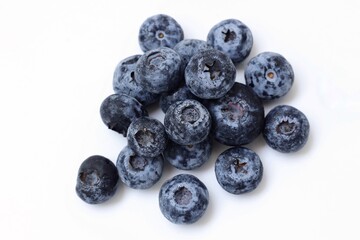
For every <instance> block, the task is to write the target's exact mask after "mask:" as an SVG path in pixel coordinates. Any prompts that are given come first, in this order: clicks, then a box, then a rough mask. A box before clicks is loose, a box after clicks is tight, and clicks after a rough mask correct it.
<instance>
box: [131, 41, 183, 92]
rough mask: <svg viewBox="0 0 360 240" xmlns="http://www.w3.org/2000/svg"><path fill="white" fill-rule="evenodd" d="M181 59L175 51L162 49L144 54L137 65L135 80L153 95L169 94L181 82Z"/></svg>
mask: <svg viewBox="0 0 360 240" xmlns="http://www.w3.org/2000/svg"><path fill="white" fill-rule="evenodd" d="M180 70H181V58H180V56H179V54H178V53H177V52H175V51H174V50H172V49H170V48H167V47H161V48H157V49H154V50H150V51H148V52H146V53H145V54H143V55H142V56H141V57H140V58H139V61H138V63H137V65H136V69H135V80H136V81H137V82H138V83H139V84H140V85H141V86H142V87H143V88H145V89H146V90H147V91H149V92H152V93H163V92H169V91H172V90H174V89H176V88H177V87H178V85H179V84H180V82H181V79H182V78H181V72H180Z"/></svg>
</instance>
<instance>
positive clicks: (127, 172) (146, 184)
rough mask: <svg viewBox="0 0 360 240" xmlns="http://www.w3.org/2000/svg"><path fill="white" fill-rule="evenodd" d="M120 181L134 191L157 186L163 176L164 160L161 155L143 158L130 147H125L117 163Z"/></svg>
mask: <svg viewBox="0 0 360 240" xmlns="http://www.w3.org/2000/svg"><path fill="white" fill-rule="evenodd" d="M116 167H117V169H118V171H119V175H120V180H121V181H122V182H123V183H125V185H126V186H128V187H130V188H134V189H148V188H151V187H152V186H153V185H154V184H156V183H157V182H158V181H159V179H160V178H161V176H162V172H163V168H164V159H163V156H162V155H161V154H160V155H158V156H156V157H153V158H152V157H141V156H138V155H137V154H136V153H135V152H134V150H132V149H131V148H130V147H129V146H126V147H124V148H123V149H122V150H121V152H120V154H119V156H118V158H117V161H116Z"/></svg>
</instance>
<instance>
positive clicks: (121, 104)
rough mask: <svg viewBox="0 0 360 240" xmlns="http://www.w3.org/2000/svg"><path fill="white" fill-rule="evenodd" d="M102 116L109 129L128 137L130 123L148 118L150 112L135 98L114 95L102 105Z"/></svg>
mask: <svg viewBox="0 0 360 240" xmlns="http://www.w3.org/2000/svg"><path fill="white" fill-rule="evenodd" d="M100 116H101V119H102V121H103V122H104V124H105V125H106V126H107V127H108V128H109V129H111V130H113V131H116V132H118V133H120V134H122V135H124V137H126V134H127V129H128V127H129V125H130V123H131V122H132V121H133V120H134V119H136V118H139V117H142V116H148V112H147V110H146V109H145V108H144V106H143V105H142V104H141V103H139V102H138V101H137V100H136V99H135V98H133V97H130V96H128V95H124V94H112V95H110V96H108V97H107V98H105V99H104V101H103V102H102V103H101V106H100Z"/></svg>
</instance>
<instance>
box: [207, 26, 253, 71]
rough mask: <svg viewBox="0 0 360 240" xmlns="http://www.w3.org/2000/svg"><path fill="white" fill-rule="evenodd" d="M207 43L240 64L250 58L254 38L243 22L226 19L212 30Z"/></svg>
mask: <svg viewBox="0 0 360 240" xmlns="http://www.w3.org/2000/svg"><path fill="white" fill-rule="evenodd" d="M207 42H208V44H209V45H210V46H212V47H213V48H215V49H217V50H220V51H222V52H224V53H225V54H227V55H228V56H229V57H230V58H231V60H232V61H233V62H234V64H238V63H241V62H242V61H244V60H245V58H246V57H247V56H249V54H250V52H251V49H252V46H253V36H252V33H251V31H250V29H249V28H248V27H247V26H246V25H245V24H244V23H242V22H241V21H239V20H237V19H226V20H223V21H221V22H219V23H218V24H216V25H215V26H214V27H212V28H211V30H210V31H209V33H208V36H207Z"/></svg>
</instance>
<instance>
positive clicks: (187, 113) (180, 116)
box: [164, 99, 211, 145]
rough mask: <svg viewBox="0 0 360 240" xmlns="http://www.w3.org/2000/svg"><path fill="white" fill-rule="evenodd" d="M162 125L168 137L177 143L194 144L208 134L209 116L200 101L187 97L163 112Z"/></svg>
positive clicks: (209, 126)
mask: <svg viewBox="0 0 360 240" xmlns="http://www.w3.org/2000/svg"><path fill="white" fill-rule="evenodd" d="M164 126H165V130H166V133H167V135H168V137H169V138H170V139H171V140H172V141H174V142H176V143H177V144H180V145H190V144H196V143H199V142H202V141H204V140H205V139H206V138H207V136H208V135H209V132H210V128H211V117H210V114H209V112H208V110H207V109H206V108H205V107H204V106H203V105H202V104H201V103H200V102H198V101H196V100H193V99H188V100H184V101H178V102H176V103H174V104H172V105H171V106H170V107H169V109H168V110H167V111H166V113H165V118H164Z"/></svg>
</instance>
